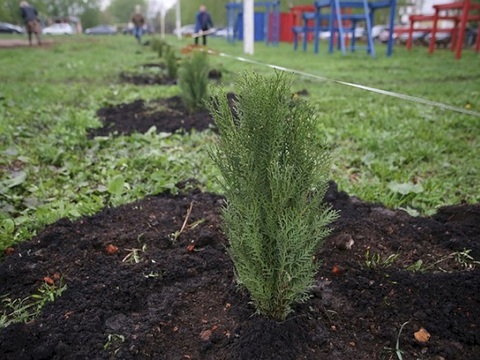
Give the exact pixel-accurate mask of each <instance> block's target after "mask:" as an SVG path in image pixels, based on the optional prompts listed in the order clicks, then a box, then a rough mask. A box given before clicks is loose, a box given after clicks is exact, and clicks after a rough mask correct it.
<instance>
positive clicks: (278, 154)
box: [209, 73, 336, 321]
mask: <svg viewBox="0 0 480 360" xmlns="http://www.w3.org/2000/svg"><path fill="white" fill-rule="evenodd" d="M236 85H237V91H238V92H237V96H238V101H237V103H236V108H235V115H234V114H233V113H232V110H231V109H230V106H229V102H228V100H227V97H226V93H225V91H221V92H220V94H219V95H217V96H215V97H214V100H213V101H212V102H211V103H210V104H209V109H210V111H211V112H212V114H213V117H214V119H215V122H216V124H217V126H218V129H219V132H220V139H219V141H218V143H217V145H216V147H215V150H214V151H213V152H212V157H213V159H214V162H215V163H216V165H217V166H218V168H219V169H220V172H221V174H222V176H223V183H222V185H223V188H224V191H225V196H226V199H227V203H226V207H225V208H224V211H223V220H224V228H225V231H226V234H227V237H228V239H229V242H230V255H231V257H232V260H233V262H234V265H235V270H236V275H237V280H238V283H239V284H241V285H243V286H245V288H246V289H247V290H248V291H249V292H250V295H251V297H252V299H253V302H254V303H255V305H256V308H257V311H258V312H259V313H261V314H263V315H265V316H267V317H269V318H272V319H275V320H280V321H281V320H284V319H285V318H286V317H287V315H288V314H289V313H290V311H291V306H292V304H294V303H296V302H300V301H304V300H306V299H307V298H308V290H309V288H310V286H311V285H312V282H313V277H314V274H315V272H316V270H317V266H318V262H316V261H315V260H314V258H315V254H316V252H317V250H318V248H319V247H320V245H321V244H322V241H323V239H324V238H325V237H326V236H327V235H328V234H329V233H330V228H329V227H328V225H329V224H330V222H331V221H332V220H333V219H335V217H336V212H334V211H332V210H331V209H330V208H329V207H328V206H327V205H326V204H325V203H324V202H323V197H324V195H325V191H326V187H327V179H328V172H329V163H330V155H329V151H328V149H327V148H326V147H325V145H324V144H323V142H322V140H321V138H320V137H319V135H318V131H317V130H316V126H317V119H316V118H315V116H314V115H313V114H314V111H313V109H312V108H311V106H309V105H308V104H307V103H306V102H305V101H304V100H302V99H298V98H295V99H292V98H291V95H290V94H291V91H290V85H291V80H290V79H289V78H288V79H287V77H286V76H285V75H284V74H281V73H276V75H275V76H274V77H264V76H261V75H259V74H255V73H244V74H243V75H241V76H240V77H239V78H238V80H237V82H236Z"/></svg>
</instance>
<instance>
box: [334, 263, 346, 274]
mask: <svg viewBox="0 0 480 360" xmlns="http://www.w3.org/2000/svg"><path fill="white" fill-rule="evenodd" d="M344 272H345V270H344V269H343V268H342V267H341V266H338V265H334V266H333V268H332V273H333V274H334V275H341V274H343V273H344Z"/></svg>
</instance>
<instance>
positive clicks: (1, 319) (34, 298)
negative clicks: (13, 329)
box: [0, 279, 67, 329]
mask: <svg viewBox="0 0 480 360" xmlns="http://www.w3.org/2000/svg"><path fill="white" fill-rule="evenodd" d="M66 289H67V285H64V284H62V279H60V281H59V283H58V284H51V285H49V284H47V283H43V284H42V285H41V286H40V288H39V289H38V291H37V293H35V294H33V295H30V296H27V297H26V298H24V299H12V298H10V297H9V296H8V295H4V296H1V297H0V304H1V308H2V309H1V312H0V329H3V328H5V327H7V326H8V325H10V324H13V323H20V322H23V323H27V322H29V321H31V320H33V319H35V318H36V317H37V316H38V315H40V312H41V311H42V309H43V308H44V307H45V305H46V304H47V303H49V302H53V301H55V300H56V299H57V298H58V297H60V296H61V295H62V293H63V292H64V291H65V290H66Z"/></svg>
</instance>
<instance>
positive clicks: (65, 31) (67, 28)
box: [42, 23, 73, 35]
mask: <svg viewBox="0 0 480 360" xmlns="http://www.w3.org/2000/svg"><path fill="white" fill-rule="evenodd" d="M42 33H43V34H45V35H71V34H73V27H72V26H71V25H70V24H67V23H59V24H53V25H52V26H48V27H46V28H44V29H43V30H42Z"/></svg>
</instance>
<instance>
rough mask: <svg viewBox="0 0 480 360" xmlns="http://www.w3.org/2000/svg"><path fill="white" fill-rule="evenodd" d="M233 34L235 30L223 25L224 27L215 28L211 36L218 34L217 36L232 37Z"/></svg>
mask: <svg viewBox="0 0 480 360" xmlns="http://www.w3.org/2000/svg"><path fill="white" fill-rule="evenodd" d="M234 35H235V31H234V30H233V27H225V28H220V29H217V30H216V31H215V32H214V33H213V36H218V37H224V38H228V37H230V38H232V37H234Z"/></svg>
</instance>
